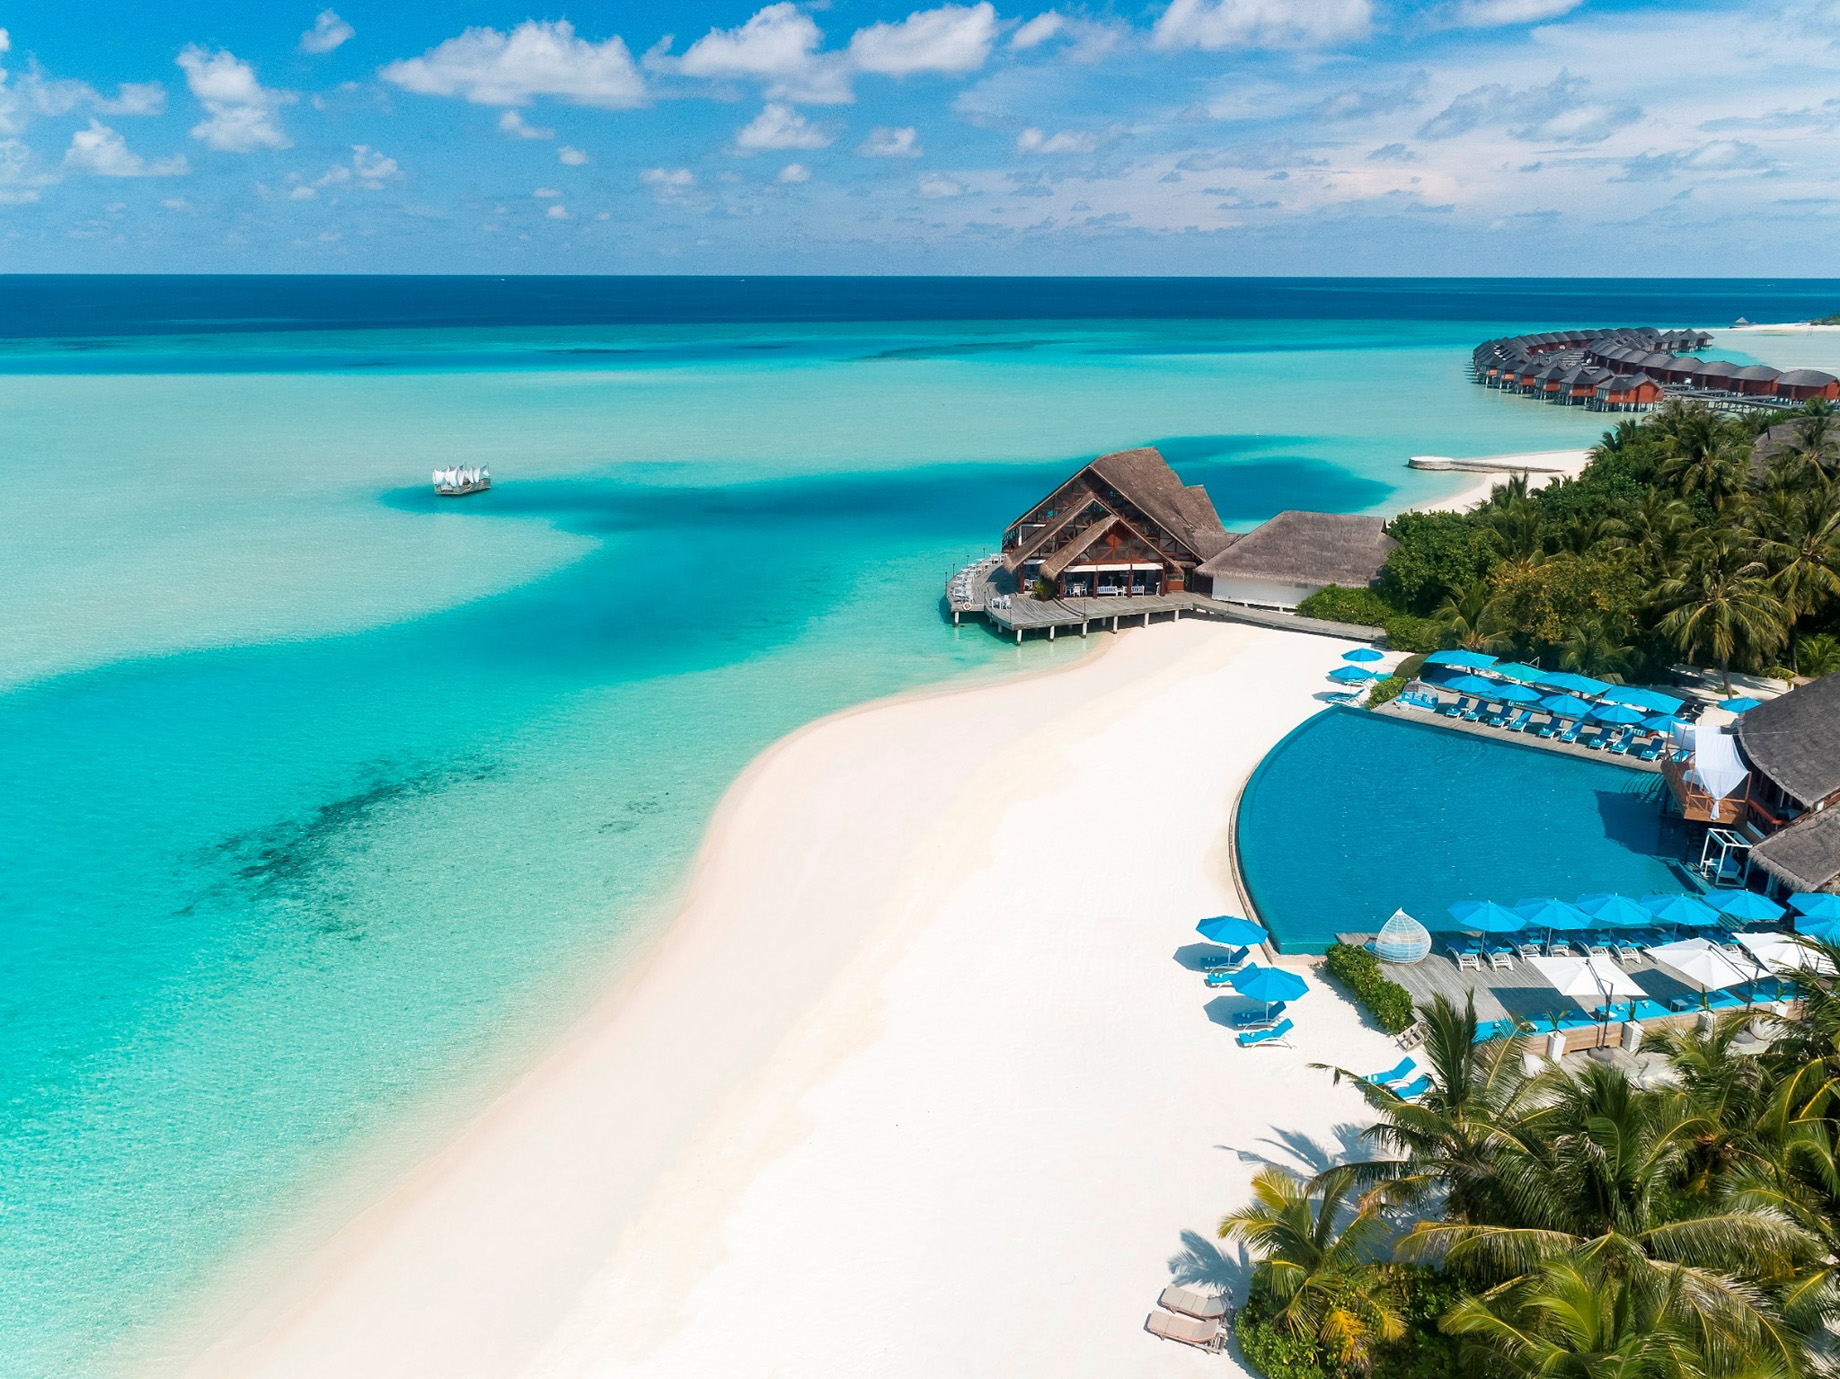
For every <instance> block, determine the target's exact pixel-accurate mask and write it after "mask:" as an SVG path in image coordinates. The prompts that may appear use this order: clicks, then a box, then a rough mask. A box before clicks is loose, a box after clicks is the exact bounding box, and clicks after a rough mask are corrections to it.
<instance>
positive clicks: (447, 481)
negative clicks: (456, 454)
mask: <svg viewBox="0 0 1840 1379" xmlns="http://www.w3.org/2000/svg"><path fill="white" fill-rule="evenodd" d="M490 487H492V471H491V470H489V469H487V468H486V467H485V466H484V465H475V466H466V465H456V466H454V467H453V468H450V469H437V470H435V472H434V491H435V496H436V497H439V498H464V497H465V496H466V495H467V494H469V493H483V492H485V490H486V489H488V488H490Z"/></svg>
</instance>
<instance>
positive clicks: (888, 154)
mask: <svg viewBox="0 0 1840 1379" xmlns="http://www.w3.org/2000/svg"><path fill="white" fill-rule="evenodd" d="M856 151H857V152H858V153H860V154H862V155H863V157H865V158H918V157H919V156H920V135H919V131H918V130H916V129H915V128H914V127H913V126H912V125H908V126H906V127H905V128H902V129H892V128H890V127H889V126H887V125H878V126H877V127H876V128H874V129H872V130H870V131H869V137H868V138H866V139H864V140H863V141H862V145H861V147H859V148H858V149H857V150H856Z"/></svg>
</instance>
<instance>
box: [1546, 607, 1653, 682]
mask: <svg viewBox="0 0 1840 1379" xmlns="http://www.w3.org/2000/svg"><path fill="white" fill-rule="evenodd" d="M1627 632H1628V629H1627V628H1626V627H1624V626H1623V625H1622V623H1621V622H1620V621H1619V620H1617V619H1615V618H1584V619H1582V620H1581V621H1580V622H1579V623H1578V625H1577V626H1575V627H1573V628H1572V629H1571V630H1570V631H1569V632H1567V633H1566V634H1565V640H1564V641H1563V642H1561V643H1560V644H1559V668H1560V669H1561V670H1575V671H1577V672H1578V673H1579V674H1581V675H1591V676H1595V677H1596V678H1597V679H1599V680H1608V681H1610V682H1612V683H1613V684H1621V683H1622V681H1623V677H1624V676H1626V675H1628V674H1629V673H1630V672H1631V671H1632V670H1633V669H1634V668H1635V664H1636V654H1637V653H1636V648H1635V646H1634V644H1632V643H1631V642H1630V641H1629V639H1628V635H1627Z"/></svg>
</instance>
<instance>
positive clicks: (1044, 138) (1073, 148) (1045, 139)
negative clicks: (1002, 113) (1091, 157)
mask: <svg viewBox="0 0 1840 1379" xmlns="http://www.w3.org/2000/svg"><path fill="white" fill-rule="evenodd" d="M1099 142H1100V139H1099V136H1098V135H1097V134H1094V133H1093V132H1092V131H1090V130H1085V129H1063V130H1061V131H1060V132H1059V133H1058V134H1044V133H1043V132H1042V131H1041V130H1039V129H1035V128H1033V127H1031V128H1029V129H1025V130H1023V131H1022V133H1020V134H1018V135H1017V136H1016V152H1018V153H1091V152H1092V151H1093V150H1094V149H1096V148H1098V147H1099Z"/></svg>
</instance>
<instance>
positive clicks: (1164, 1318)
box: [1144, 1312, 1227, 1350]
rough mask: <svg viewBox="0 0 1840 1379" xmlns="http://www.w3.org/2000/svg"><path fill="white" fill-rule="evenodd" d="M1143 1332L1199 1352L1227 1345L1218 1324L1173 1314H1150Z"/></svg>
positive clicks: (1223, 1328) (1225, 1335) (1222, 1329)
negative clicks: (1191, 1347)
mask: <svg viewBox="0 0 1840 1379" xmlns="http://www.w3.org/2000/svg"><path fill="white" fill-rule="evenodd" d="M1144 1330H1146V1331H1148V1332H1149V1333H1150V1334H1151V1335H1152V1336H1161V1337H1162V1338H1163V1339H1164V1340H1165V1341H1180V1342H1182V1344H1183V1345H1192V1346H1195V1347H1198V1348H1199V1349H1201V1350H1219V1349H1220V1348H1221V1347H1222V1346H1224V1345H1226V1343H1227V1332H1226V1328H1225V1327H1223V1326H1221V1324H1220V1323H1219V1322H1211V1321H1204V1320H1202V1319H1201V1318H1200V1317H1179V1316H1177V1315H1176V1314H1175V1313H1173V1312H1152V1313H1151V1314H1150V1316H1149V1319H1148V1320H1146V1321H1145V1322H1144Z"/></svg>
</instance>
